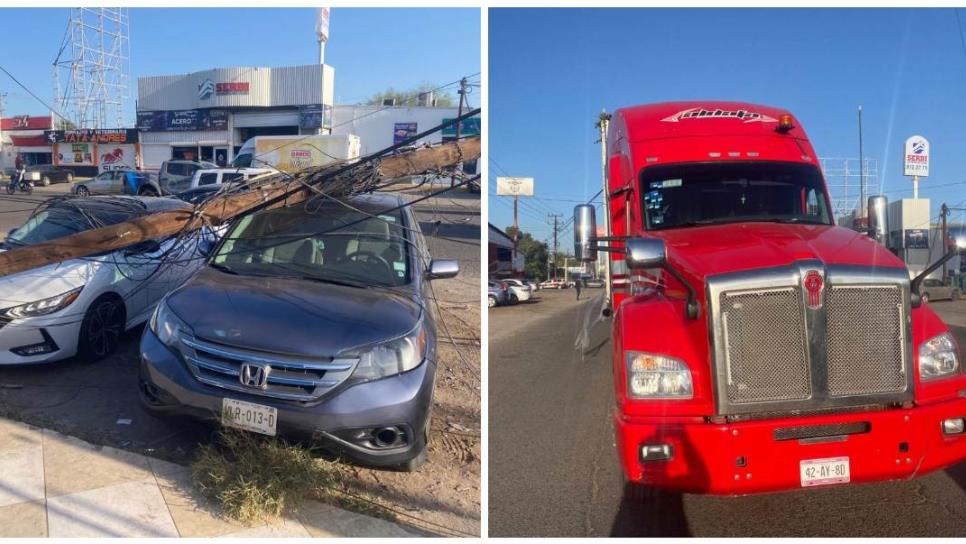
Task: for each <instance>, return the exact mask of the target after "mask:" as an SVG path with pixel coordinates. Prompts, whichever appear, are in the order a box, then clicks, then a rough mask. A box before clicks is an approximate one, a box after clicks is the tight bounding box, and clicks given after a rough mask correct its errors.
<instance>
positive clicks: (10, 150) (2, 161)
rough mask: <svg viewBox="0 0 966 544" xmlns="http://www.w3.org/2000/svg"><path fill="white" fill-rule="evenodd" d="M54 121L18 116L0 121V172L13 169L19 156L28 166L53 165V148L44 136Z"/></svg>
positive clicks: (48, 118)
mask: <svg viewBox="0 0 966 544" xmlns="http://www.w3.org/2000/svg"><path fill="white" fill-rule="evenodd" d="M51 127H52V119H51V117H50V116H47V117H34V116H30V115H18V116H15V117H6V118H3V119H0V172H2V171H4V170H6V169H9V168H13V167H14V162H15V161H16V159H17V155H18V154H19V155H20V156H21V157H23V160H24V163H26V164H27V166H33V165H36V164H51V163H52V156H51V146H50V143H49V142H48V141H47V139H46V138H45V136H44V131H47V130H50V128H51Z"/></svg>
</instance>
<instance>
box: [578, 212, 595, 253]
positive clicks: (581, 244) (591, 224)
mask: <svg viewBox="0 0 966 544" xmlns="http://www.w3.org/2000/svg"><path fill="white" fill-rule="evenodd" d="M596 236H597V219H596V217H595V210H594V207H593V206H591V205H590V204H578V205H576V206H574V257H576V259H577V260H578V261H583V262H586V261H596V260H597V248H596V246H595V245H594V243H593V238H594V237H596Z"/></svg>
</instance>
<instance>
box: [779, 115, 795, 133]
mask: <svg viewBox="0 0 966 544" xmlns="http://www.w3.org/2000/svg"><path fill="white" fill-rule="evenodd" d="M793 128H795V123H794V121H792V116H791V115H789V114H787V113H786V114H784V115H782V116H781V117H779V118H778V127H777V128H775V130H776V131H778V132H788V131H789V130H791V129H793Z"/></svg>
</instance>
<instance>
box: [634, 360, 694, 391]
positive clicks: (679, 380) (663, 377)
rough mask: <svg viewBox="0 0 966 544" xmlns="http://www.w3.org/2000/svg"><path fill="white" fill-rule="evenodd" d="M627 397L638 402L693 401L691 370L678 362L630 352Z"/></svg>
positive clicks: (681, 362)
mask: <svg viewBox="0 0 966 544" xmlns="http://www.w3.org/2000/svg"><path fill="white" fill-rule="evenodd" d="M626 357H627V359H626V361H627V396H628V397H631V398H635V399H666V398H675V399H690V398H692V397H693V396H694V387H693V386H692V384H691V370H689V369H688V367H687V365H685V364H684V362H683V361H681V360H679V359H674V358H673V357H667V356H665V355H656V354H653V353H642V352H639V351H629V352H627V355H626Z"/></svg>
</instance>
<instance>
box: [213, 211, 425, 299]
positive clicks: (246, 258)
mask: <svg viewBox="0 0 966 544" xmlns="http://www.w3.org/2000/svg"><path fill="white" fill-rule="evenodd" d="M352 205H353V206H354V207H356V208H359V209H361V210H363V211H364V212H366V214H374V215H376V217H371V216H369V215H366V214H363V213H359V212H357V211H354V210H351V209H349V208H346V207H345V206H343V205H341V204H339V203H336V202H332V201H327V202H326V203H325V204H323V205H322V206H312V207H311V209H310V210H306V208H304V207H302V206H298V207H290V208H280V209H274V210H267V211H263V212H258V213H255V214H252V215H249V216H246V217H244V218H242V219H241V220H239V221H238V223H237V225H236V226H235V228H234V229H232V232H231V233H230V234H229V235H228V236H227V237H226V238H225V241H224V243H223V244H222V246H221V248H220V249H219V251H218V253H217V254H216V255H215V257H214V258H213V259H212V261H211V262H212V264H213V265H214V266H215V267H216V268H219V269H221V270H223V271H226V272H229V273H237V274H245V275H266V276H294V277H301V278H305V279H312V280H318V281H324V282H331V283H343V284H347V285H352V286H400V285H405V284H407V283H409V281H410V263H409V257H408V255H409V252H408V251H407V245H408V243H409V242H408V240H409V237H408V236H407V233H406V230H405V229H404V228H403V214H402V212H401V211H400V210H396V211H393V212H386V213H381V212H382V211H383V210H385V209H386V208H388V207H390V206H385V205H382V206H378V205H374V204H368V205H362V204H359V203H353V204H352Z"/></svg>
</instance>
